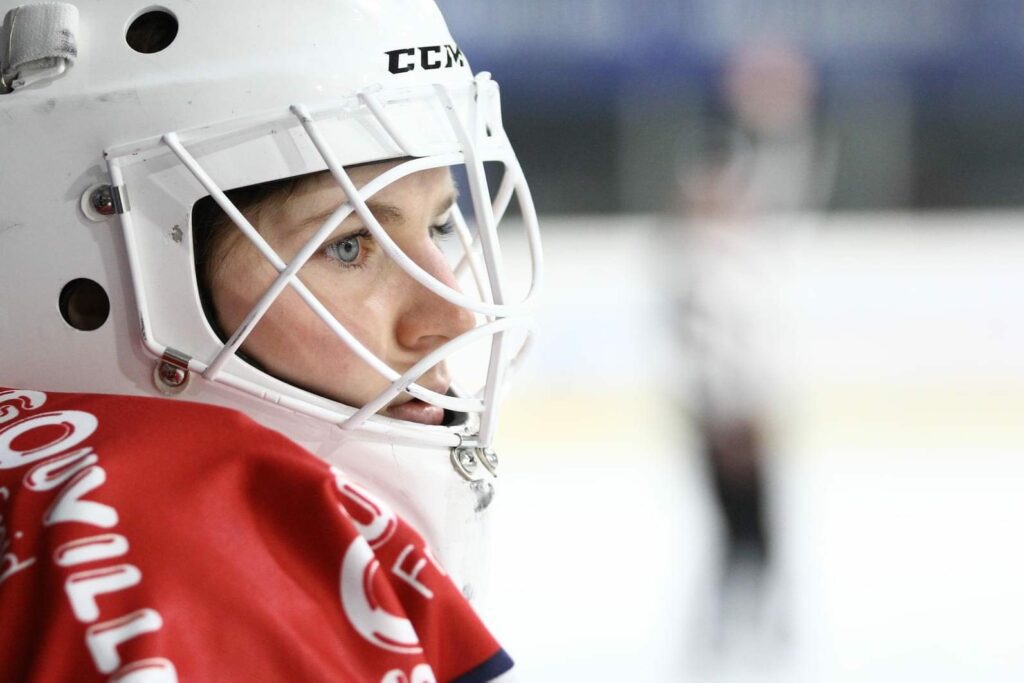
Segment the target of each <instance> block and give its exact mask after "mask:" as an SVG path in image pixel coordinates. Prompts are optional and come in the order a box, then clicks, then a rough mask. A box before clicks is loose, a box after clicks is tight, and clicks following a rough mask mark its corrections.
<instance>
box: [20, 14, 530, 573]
mask: <svg viewBox="0 0 1024 683" xmlns="http://www.w3.org/2000/svg"><path fill="white" fill-rule="evenodd" d="M0 14H4V15H6V16H5V21H4V26H3V31H2V33H0V62H2V68H3V80H2V82H0V93H2V94H0V283H2V286H3V290H4V295H3V305H2V307H0V386H8V387H25V388H33V389H41V390H49V391H72V392H74V391H82V392H98V393H112V394H133V395H142V396H154V395H156V396H159V395H170V396H174V397H176V398H180V399H183V400H190V401H199V402H206V403H211V404H216V405H220V406H227V407H232V408H236V409H238V410H241V411H243V412H245V413H246V414H248V415H249V416H251V417H252V418H253V419H255V420H256V421H257V422H259V423H261V424H264V425H266V426H268V427H270V428H273V429H276V430H278V431H281V432H283V433H285V434H286V435H288V436H289V437H291V438H292V439H293V440H295V441H297V442H298V443H300V444H301V445H303V446H305V447H306V448H308V449H309V450H311V451H312V452H313V453H315V454H316V455H318V456H320V457H322V458H324V459H325V460H327V461H328V462H330V463H332V464H334V465H336V466H338V467H339V468H341V469H342V470H343V471H345V472H346V473H347V474H348V475H349V476H351V477H352V478H353V479H355V480H357V481H359V482H360V483H363V484H365V485H367V487H368V488H369V489H370V490H373V491H374V492H376V493H377V494H378V495H380V496H381V497H382V498H383V500H384V502H386V503H387V504H389V505H391V506H392V507H393V508H394V509H395V511H396V512H397V513H399V514H401V515H403V516H404V517H406V518H407V519H408V520H409V521H410V522H411V523H412V524H413V525H414V526H416V527H417V528H418V529H419V530H420V531H421V532H422V533H423V534H424V535H425V536H426V537H427V540H428V542H429V543H431V545H432V547H433V548H434V550H435V552H437V554H438V555H439V556H440V559H441V560H442V562H443V563H445V564H446V565H447V566H448V568H449V570H450V571H452V573H453V574H455V576H456V578H457V579H458V580H461V581H463V583H465V584H473V582H474V581H475V577H474V574H475V573H477V572H478V571H479V570H480V569H481V565H479V564H477V561H476V558H478V557H480V556H481V555H484V554H485V553H484V551H483V550H482V548H481V544H484V543H485V541H486V526H485V520H486V516H487V513H488V511H489V510H488V506H489V504H490V501H491V498H492V496H493V494H494V486H495V484H496V479H495V477H496V470H497V457H496V456H495V455H494V452H493V449H492V445H493V439H494V434H495V424H496V418H497V412H498V408H499V405H500V403H501V399H502V395H503V392H504V390H505V385H506V382H507V379H508V377H509V375H510V374H511V372H512V371H513V370H514V366H515V364H516V362H517V360H518V359H519V358H520V357H521V355H522V351H523V349H524V348H525V347H526V346H527V341H528V339H529V330H530V325H531V318H530V312H531V309H532V308H533V302H534V301H535V299H536V296H537V294H538V292H539V290H540V284H541V283H540V280H541V247H540V237H539V232H538V225H537V217H536V213H535V210H534V207H533V203H532V200H531V197H530V192H529V189H528V187H527V184H526V182H525V180H524V178H523V174H522V170H521V168H520V165H519V163H518V161H517V159H516V156H515V154H514V152H513V150H512V147H511V146H510V144H509V140H508V138H507V136H506V134H505V132H504V129H503V127H502V121H501V114H500V104H499V91H498V86H497V85H496V83H495V82H494V81H492V80H491V79H490V78H489V76H488V75H487V74H478V75H475V76H474V74H473V73H472V71H471V70H470V67H469V65H468V62H467V58H466V56H465V55H464V54H463V53H462V51H461V50H460V49H459V48H458V46H457V43H456V42H455V41H454V40H453V39H452V37H451V35H450V34H449V31H448V29H447V27H446V24H445V22H444V19H443V18H442V16H441V13H440V11H439V10H438V8H437V7H436V5H435V3H434V2H433V1H432V0H373V1H367V0H309V1H308V2H303V3H302V5H301V7H296V6H294V5H293V4H291V3H269V2H259V3H254V2H241V1H231V2H229V1H220V0H218V2H201V3H197V2H189V1H186V0H181V1H180V2H179V1H176V0H167V1H166V2H164V3H163V5H162V6H159V7H154V6H152V5H149V4H147V3H145V2H137V1H123V0H122V1H117V2H108V1H104V0H75V1H74V2H72V3H51V4H25V5H22V6H18V7H15V6H13V5H8V6H7V7H3V6H2V5H0ZM382 161H389V162H391V163H389V164H388V165H387V167H386V170H384V171H383V172H381V173H379V174H378V175H376V176H374V177H372V178H370V179H369V180H367V181H365V182H362V181H357V180H356V179H354V176H353V174H352V173H351V169H353V168H356V167H359V166H360V165H366V164H371V163H374V162H382ZM443 168H452V169H453V171H454V172H455V173H456V175H457V176H458V177H459V178H460V186H461V187H460V189H461V194H462V196H463V198H464V199H463V201H461V202H459V204H456V205H455V206H454V207H453V208H452V209H451V228H450V229H451V231H452V232H453V239H452V240H451V241H450V242H448V243H446V244H445V245H444V250H445V252H446V258H448V260H449V261H450V265H451V272H452V274H453V278H455V279H446V278H443V277H441V278H439V277H438V276H437V273H436V272H435V270H434V269H431V268H429V267H425V266H424V264H422V263H420V262H418V260H417V259H416V258H414V257H413V256H410V255H409V254H407V253H405V252H403V250H402V248H401V247H400V246H399V244H398V243H396V241H394V240H393V239H391V237H390V236H389V232H388V231H387V230H386V229H385V227H384V225H382V221H381V220H380V219H379V216H377V215H375V213H374V211H373V209H372V198H373V197H374V196H375V195H376V194H378V193H380V192H383V191H385V190H386V188H388V187H389V186H391V185H392V184H394V183H396V182H401V181H402V180H403V179H405V178H408V177H410V176H411V175H412V174H416V173H421V172H423V171H426V170H429V169H443ZM485 168H486V170H485ZM492 168H496V169H499V170H501V171H503V173H501V174H495V173H494V172H493V171H492V170H491V169H492ZM317 172H319V173H321V174H322V175H324V177H327V178H328V179H331V180H332V181H333V182H334V183H337V186H338V187H339V188H340V189H341V190H342V191H343V192H344V196H345V197H347V201H345V202H344V203H342V204H341V206H338V207H336V208H335V209H334V210H333V211H330V212H328V213H329V215H327V216H326V217H324V218H323V220H321V221H320V222H319V223H318V225H317V226H316V227H315V229H314V230H311V231H310V232H309V235H310V236H309V238H308V239H304V241H303V244H302V245H301V248H298V249H297V250H295V252H294V253H288V254H284V253H278V252H277V251H275V248H274V246H273V245H272V244H271V243H270V242H268V240H266V239H265V238H264V236H263V235H261V233H260V231H258V230H257V229H256V228H255V227H254V226H253V224H252V223H250V220H249V218H247V216H246V215H245V214H244V212H242V211H240V210H239V209H238V208H237V207H236V206H235V205H234V204H232V202H231V199H230V197H229V195H231V194H232V193H231V191H232V190H235V189H237V188H247V187H251V186H255V185H259V184H265V183H268V182H271V181H277V180H281V179H288V178H296V177H300V176H305V175H308V174H312V173H317ZM325 172H326V173H325ZM489 178H490V179H491V180H495V181H496V182H494V183H493V188H492V185H491V184H490V183H489ZM206 197H212V201H213V202H215V203H216V205H217V207H219V209H220V210H221V211H223V213H224V214H226V215H227V217H228V218H230V219H231V223H233V224H234V225H233V226H232V229H233V230H237V231H238V236H239V238H240V239H243V240H247V241H248V243H249V244H251V245H253V247H254V248H255V250H256V251H258V253H259V254H260V255H261V258H263V259H265V261H266V262H267V263H269V264H270V266H272V267H273V269H274V270H273V277H272V278H271V279H272V282H271V283H270V286H269V287H268V288H266V289H265V290H261V296H259V297H257V299H256V300H255V301H254V303H253V305H252V306H251V307H250V308H249V309H248V311H247V313H246V314H245V315H244V316H243V319H242V322H241V324H239V325H238V326H237V327H235V328H234V329H224V330H218V329H216V328H217V324H216V323H214V322H213V321H212V320H211V319H210V317H209V316H208V314H207V311H206V309H204V294H203V292H202V291H201V290H202V286H201V284H200V283H201V281H202V277H201V275H199V274H198V271H197V266H196V251H197V248H196V242H195V239H194V237H195V236H194V235H193V228H194V227H195V226H194V224H193V223H194V221H193V215H194V213H193V212H194V207H195V206H196V204H197V202H199V201H201V200H204V198H206ZM205 201H207V202H209V201H210V200H205ZM460 204H462V205H464V206H465V207H466V209H465V212H464V213H463V211H460V209H459V205H460ZM470 206H471V207H472V208H471V209H470V208H469V207H470ZM510 207H513V209H515V208H517V209H518V210H517V211H515V210H509V209H510ZM513 213H517V214H518V215H517V216H515V217H514V218H509V219H507V220H505V221H504V223H506V224H511V225H514V226H515V238H514V242H515V244H516V245H519V246H517V247H516V248H517V249H518V251H517V253H520V254H523V255H524V256H523V259H522V263H523V265H524V270H525V271H526V272H525V273H509V272H508V269H507V265H508V264H507V260H508V259H506V258H504V257H503V249H502V242H501V240H500V239H499V225H500V224H502V223H503V219H504V218H506V214H513ZM351 216H356V217H358V219H357V220H358V221H359V222H360V223H361V225H362V226H363V229H364V230H365V231H366V232H367V234H368V235H370V236H372V239H373V241H374V243H375V245H377V248H379V249H380V250H381V252H383V253H384V254H386V256H387V257H389V258H391V259H393V260H394V262H395V263H396V264H397V265H398V266H399V267H400V268H401V269H402V270H403V271H404V272H405V273H406V274H407V276H408V286H409V287H422V288H424V292H427V294H425V295H426V296H430V297H436V299H437V301H443V302H446V303H445V305H449V306H454V307H459V308H460V310H463V311H468V312H469V313H470V314H471V315H472V318H473V320H475V325H474V326H472V327H471V328H468V329H466V330H465V331H464V332H461V333H460V334H458V335H455V336H453V337H452V338H450V339H444V340H443V343H441V342H438V343H437V344H435V345H433V346H432V347H431V348H430V349H428V350H425V351H424V352H423V353H422V354H421V355H420V357H419V358H418V360H417V361H416V362H414V363H411V364H405V365H404V366H401V367H396V366H393V364H392V365H389V363H388V362H387V361H386V359H384V358H381V357H379V356H378V355H375V352H374V345H373V340H372V339H367V338H365V335H364V334H361V333H360V331H359V330H358V329H350V328H351V327H352V326H351V325H346V324H345V322H343V321H342V320H339V317H338V316H337V315H335V314H334V312H335V311H336V310H337V302H326V301H325V300H324V296H323V293H322V291H321V292H318V293H319V294H320V296H318V293H315V292H314V288H312V287H309V286H307V283H306V282H304V277H303V275H304V272H305V271H304V270H303V268H304V267H305V266H306V264H307V262H308V261H309V259H311V258H312V257H313V255H314V254H316V253H318V250H321V249H322V248H323V244H324V240H325V238H326V237H328V236H329V235H331V234H332V233H333V232H334V231H336V229H337V228H338V226H339V225H340V224H341V223H342V221H344V220H345V219H346V218H350V217H351ZM506 230H507V228H504V227H503V229H502V232H501V235H502V238H504V237H505V235H506ZM456 237H457V239H455V238H456ZM506 244H507V242H506ZM505 251H506V253H507V250H505ZM456 282H458V284H456ZM512 283H518V284H517V285H516V286H513V284H512ZM286 293H287V295H288V296H290V297H293V299H294V300H295V301H301V304H302V305H303V306H304V307H306V309H308V310H306V313H307V314H308V313H309V312H310V311H311V312H312V313H313V314H315V316H316V317H317V318H318V319H319V320H318V324H322V325H323V328H324V329H325V330H329V331H330V333H331V334H332V335H334V337H336V338H337V341H338V344H339V345H344V348H346V349H347V351H346V352H347V353H349V354H351V355H353V357H355V358H358V359H359V362H361V363H362V364H364V365H365V366H366V367H369V368H372V370H373V371H374V372H375V373H377V374H378V375H379V376H380V377H382V378H383V380H382V383H381V386H383V387H385V388H384V389H383V390H382V391H380V392H379V394H378V395H377V396H376V397H375V398H372V399H370V400H369V401H368V402H366V403H365V404H363V405H346V404H344V403H343V402H341V401H339V400H337V399H336V398H332V397H331V396H329V395H324V393H325V392H318V391H316V390H313V389H310V388H307V387H304V386H301V385H300V384H299V383H296V382H290V381H288V380H287V379H285V378H283V377H281V376H279V375H280V373H276V374H275V373H272V372H270V371H268V370H266V369H265V368H264V367H261V365H260V364H259V363H257V362H253V361H252V360H251V359H250V358H248V357H247V356H246V353H245V351H246V349H245V347H244V345H245V342H246V340H247V339H248V338H249V337H250V335H251V334H253V333H254V330H259V328H260V325H261V323H262V322H263V321H264V318H265V316H266V314H267V311H268V310H270V309H271V308H272V307H273V306H274V304H275V302H276V301H278V299H279V297H281V296H283V295H284V294H286ZM289 343H290V342H289ZM294 343H295V344H301V343H302V340H301V339H297V340H295V342H294ZM471 347H472V350H473V353H477V354H478V355H479V356H480V359H479V362H477V363H473V362H471V361H467V362H466V363H465V367H466V369H468V370H470V371H472V370H476V371H477V372H478V373H479V379H480V381H479V382H477V383H476V384H472V383H471V382H470V381H469V380H465V381H462V380H464V378H462V377H459V376H456V377H454V379H455V380H456V381H455V382H453V383H452V384H451V385H450V388H449V387H438V386H436V385H432V386H425V385H423V384H420V383H419V382H420V379H421V377H423V376H425V375H426V374H427V373H428V372H429V371H431V369H432V368H434V367H436V366H438V364H440V363H444V362H449V363H452V364H457V362H458V359H457V357H458V356H460V354H464V353H467V354H468V353H470V351H471ZM424 384H426V383H424ZM410 396H411V397H413V398H415V399H416V400H419V401H422V402H424V403H426V404H429V405H433V406H437V407H439V408H443V409H444V410H445V411H446V415H447V416H448V417H449V418H451V419H446V421H445V423H444V424H442V425H428V424H417V423H414V422H408V421H403V420H399V419H394V418H393V417H388V416H386V415H383V414H381V412H382V410H383V409H384V408H385V407H386V406H389V405H390V404H393V403H394V402H395V401H396V400H401V399H403V398H405V397H410ZM182 429H188V426H187V425H183V426H182ZM474 570H475V571H474Z"/></svg>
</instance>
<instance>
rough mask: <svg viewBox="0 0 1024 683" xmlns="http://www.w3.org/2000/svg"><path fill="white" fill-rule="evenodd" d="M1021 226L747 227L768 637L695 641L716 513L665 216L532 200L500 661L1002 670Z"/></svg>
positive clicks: (637, 667) (574, 665)
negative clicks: (766, 530) (766, 301)
mask: <svg viewBox="0 0 1024 683" xmlns="http://www.w3.org/2000/svg"><path fill="white" fill-rule="evenodd" d="M1022 228H1024V215H1019V214H1009V213H985V214H962V213H942V214H893V215H875V214H870V215H836V216H828V217H822V218H803V219H800V220H798V221H790V222H786V223H785V224H783V223H782V222H778V221H777V222H776V223H775V224H774V225H770V226H765V227H764V229H763V230H762V232H763V233H764V234H766V235H769V236H770V238H769V239H766V240H764V241H763V242H762V243H760V246H759V247H757V248H758V249H761V250H762V251H763V253H762V256H763V257H764V258H763V261H764V262H767V263H770V264H773V266H772V267H771V276H770V282H771V285H770V287H771V292H772V296H773V298H772V301H773V304H772V305H773V306H777V308H776V309H775V310H776V312H777V316H773V317H774V319H775V320H776V321H777V323H778V324H777V326H776V328H774V329H773V330H772V331H773V333H774V334H773V338H774V339H775V343H774V345H773V346H772V352H771V353H770V354H769V357H770V361H769V362H770V364H771V365H772V372H771V375H770V376H771V377H773V378H775V379H774V386H775V388H774V389H773V391H772V392H771V394H770V396H771V402H772V406H771V413H772V414H773V415H774V416H775V418H776V423H775V434H776V438H775V442H774V444H775V447H774V448H773V452H772V460H771V463H770V478H771V482H772V504H771V511H772V520H773V528H774V530H775V532H776V541H777V547H778V554H777V557H778V560H779V561H778V563H777V566H776V570H777V571H776V574H775V577H774V578H775V581H774V583H773V592H772V595H773V598H772V600H773V604H774V605H775V607H774V608H773V612H772V614H773V616H772V625H771V627H770V628H766V631H770V633H771V635H770V636H767V637H764V638H761V639H757V638H754V639H750V638H747V639H746V640H745V641H741V642H740V644H738V645H735V646H733V648H732V649H731V650H727V651H716V650H713V649H712V648H711V647H709V645H708V640H709V635H708V634H709V632H710V631H711V630H713V624H712V622H713V617H712V616H710V610H709V601H710V598H709V596H710V595H711V594H712V592H713V590H712V589H713V586H714V584H713V579H712V577H713V576H714V569H715V567H716V563H717V557H718V555H717V553H718V551H719V544H718V535H717V533H718V530H717V526H716V525H717V518H716V514H717V513H716V511H715V509H714V507H713V505H712V501H711V499H710V496H709V495H708V493H707V491H706V490H705V485H704V473H703V470H702V469H701V464H700V462H699V459H698V457H697V454H696V451H695V450H694V444H693V438H692V434H691V431H690V426H689V424H688V422H687V420H686V414H685V406H686V391H685V382H684V381H683V379H682V378H684V377H685V376H686V374H685V373H686V360H687V359H686V358H685V356H684V355H682V354H681V353H680V350H679V347H678V345H677V343H676V342H675V340H674V338H673V336H672V331H673V322H672V319H671V316H672V315H673V310H674V309H673V304H672V297H671V291H670V290H671V286H670V285H669V284H667V283H669V282H671V281H672V277H673V268H675V269H676V270H678V269H679V268H680V267H681V266H679V265H678V263H677V261H676V259H675V258H674V256H673V254H675V252H673V251H671V249H674V247H672V246H671V245H669V244H668V243H667V242H666V241H665V240H666V236H667V235H670V234H671V232H672V230H671V226H666V224H665V222H664V220H663V219H660V218H652V217H626V218H614V219H609V218H599V219H598V218H593V219H591V218H572V219H548V220H546V221H545V222H544V230H545V247H546V258H547V293H546V297H545V305H544V309H543V310H542V312H541V316H540V318H541V320H540V331H541V333H540V337H539V339H538V342H537V345H536V348H535V351H534V354H533V356H532V358H531V360H530V363H529V364H528V368H527V369H526V371H525V372H524V374H523V376H522V377H520V380H519V382H518V385H517V387H516V389H515V390H514V392H513V394H512V395H511V396H510V398H509V401H508V405H507V408H506V419H505V420H504V423H503V425H502V430H501V433H500V435H499V446H500V453H501V455H502V458H503V465H502V466H503V478H504V488H503V489H502V491H501V493H500V500H499V503H500V508H499V512H500V514H501V517H500V518H499V520H498V529H497V530H496V531H497V533H496V539H495V541H496V542H495V556H494V569H493V581H492V583H493V585H492V593H491V597H490V600H489V602H488V604H487V605H486V607H485V612H486V614H487V615H488V617H489V621H490V623H492V625H493V627H494V629H495V631H496V632H497V634H498V635H499V637H500V638H501V639H502V641H503V642H504V643H505V645H506V646H507V648H508V649H509V651H510V652H511V654H512V655H513V657H514V658H516V659H517V661H518V664H519V672H520V680H524V681H566V680H587V681H622V680H630V681H665V680H686V681H688V680H694V681H706V680H750V681H762V680H772V681H907V680H928V681H1016V680H1021V679H1022V677H1024V649H1022V648H1021V647H1020V643H1021V642H1022V640H1021V638H1022V636H1021V629H1020V628H1019V621H1020V620H1021V618H1024V581H1022V580H1021V577H1022V576H1024V546H1022V544H1021V543H1020V541H1019V538H1020V532H1019V528H1018V527H1019V524H1020V520H1024V496H1022V495H1021V494H1020V492H1021V491H1022V490H1024V419H1022V417H1024V352H1022V349H1024V315H1022V314H1021V309H1022V308H1024V229H1022ZM509 251H510V253H511V254H513V255H514V254H515V252H516V248H515V247H514V246H513V247H510V249H509Z"/></svg>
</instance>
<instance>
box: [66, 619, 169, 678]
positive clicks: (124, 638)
mask: <svg viewBox="0 0 1024 683" xmlns="http://www.w3.org/2000/svg"><path fill="white" fill-rule="evenodd" d="M163 625H164V620H163V619H162V618H161V617H160V614H159V613H158V612H156V611H155V610H151V609H140V610H139V611H137V612H132V613H131V614H128V615H125V616H123V617H121V618H119V619H113V620H111V621H105V622H103V623H102V624H96V625H95V626H90V627H89V629H88V630H87V631H86V632H85V644H86V646H88V648H89V652H90V654H92V661H93V662H94V663H95V664H96V668H97V669H99V671H100V673H105V674H110V673H114V672H115V671H117V669H118V667H120V666H121V655H120V654H118V652H117V648H118V646H120V645H121V644H122V643H126V642H128V641H129V640H131V639H132V638H138V637H139V636H141V635H143V634H145V633H153V632H154V631H159V630H160V629H161V628H162V627H163Z"/></svg>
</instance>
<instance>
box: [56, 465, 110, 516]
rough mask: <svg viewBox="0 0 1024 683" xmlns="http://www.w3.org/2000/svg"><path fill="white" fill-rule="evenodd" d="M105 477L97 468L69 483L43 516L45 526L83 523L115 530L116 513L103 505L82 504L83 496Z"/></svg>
mask: <svg viewBox="0 0 1024 683" xmlns="http://www.w3.org/2000/svg"><path fill="white" fill-rule="evenodd" d="M106 480H107V473H106V471H104V469H103V468H102V467H100V466H99V465H93V466H92V467H89V468H88V469H85V470H83V471H81V472H79V473H78V474H76V475H75V477H74V478H73V479H72V480H71V481H69V482H68V484H67V486H65V487H64V489H63V490H62V491H61V492H60V493H59V494H58V495H57V500H55V501H54V503H53V505H51V506H50V509H49V510H47V511H46V514H45V515H44V516H43V525H44V526H53V525H54V524H60V523H61V522H82V523H83V524H91V525H93V526H98V527H101V528H103V529H109V528H111V527H113V526H117V510H115V509H114V508H112V507H110V506H109V505H105V504H103V503H96V502H93V501H91V500H81V498H82V496H84V495H86V494H88V493H91V492H92V491H93V490H94V489H96V488H99V487H100V486H102V485H103V482H105V481H106Z"/></svg>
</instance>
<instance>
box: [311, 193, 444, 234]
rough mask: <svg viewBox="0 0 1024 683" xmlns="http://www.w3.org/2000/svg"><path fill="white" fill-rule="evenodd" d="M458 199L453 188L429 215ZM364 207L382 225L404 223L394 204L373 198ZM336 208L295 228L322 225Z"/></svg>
mask: <svg viewBox="0 0 1024 683" xmlns="http://www.w3.org/2000/svg"><path fill="white" fill-rule="evenodd" d="M458 199H459V190H458V188H453V189H452V191H451V192H449V193H448V194H446V195H445V196H444V197H443V198H442V199H441V201H440V202H438V204H437V208H436V209H435V210H434V212H433V213H432V214H431V215H432V216H439V215H441V214H442V213H444V212H445V211H446V210H447V209H448V208H449V207H451V206H452V205H454V204H455V202H457V201H458ZM366 208H368V209H369V210H370V213H372V214H373V216H374V218H376V219H377V220H378V221H380V223H381V224H382V225H395V224H397V223H404V222H405V212H404V211H402V209H401V208H400V207H398V206H395V205H394V204H388V203H387V202H379V201H374V200H373V199H368V200H367V201H366ZM337 210H338V207H336V206H335V207H332V208H330V209H327V210H326V211H321V212H320V213H317V214H315V215H313V216H310V217H309V218H305V219H303V220H302V222H300V223H299V224H298V226H297V228H298V229H303V228H307V227H309V226H310V225H313V224H315V225H323V223H324V221H326V220H327V219H328V218H330V216H331V215H332V214H333V213H334V212H335V211H337ZM350 216H357V217H358V214H356V212H355V211H353V212H352V213H351V214H350Z"/></svg>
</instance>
